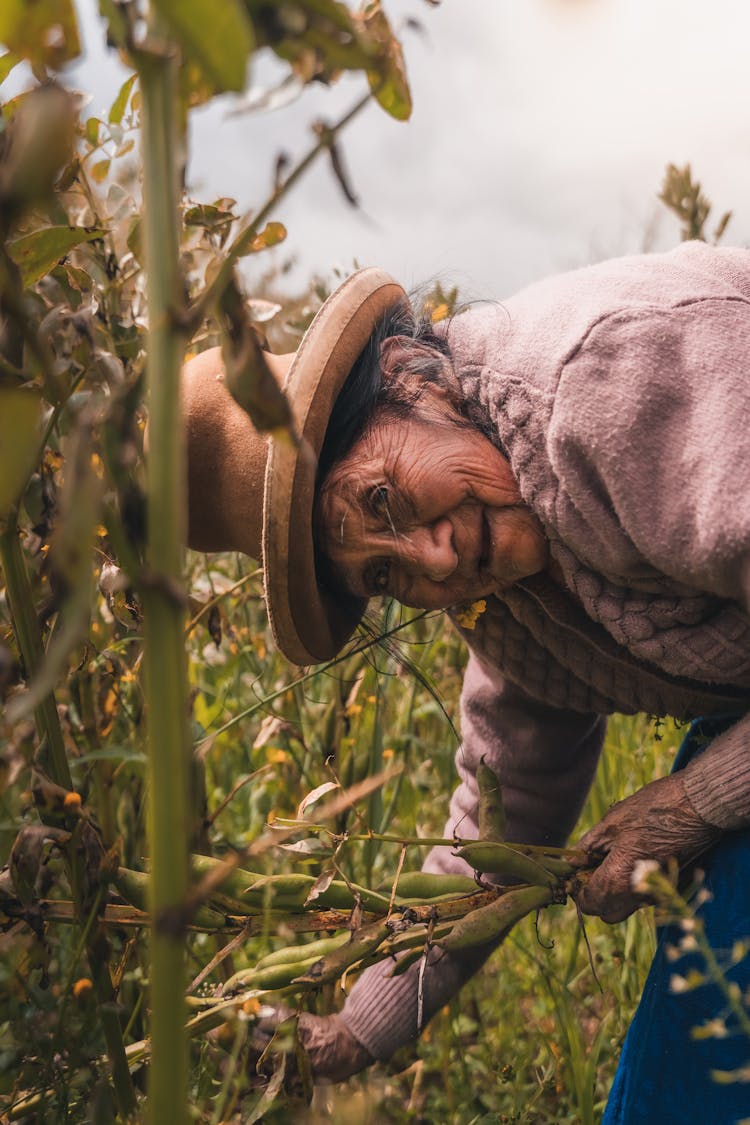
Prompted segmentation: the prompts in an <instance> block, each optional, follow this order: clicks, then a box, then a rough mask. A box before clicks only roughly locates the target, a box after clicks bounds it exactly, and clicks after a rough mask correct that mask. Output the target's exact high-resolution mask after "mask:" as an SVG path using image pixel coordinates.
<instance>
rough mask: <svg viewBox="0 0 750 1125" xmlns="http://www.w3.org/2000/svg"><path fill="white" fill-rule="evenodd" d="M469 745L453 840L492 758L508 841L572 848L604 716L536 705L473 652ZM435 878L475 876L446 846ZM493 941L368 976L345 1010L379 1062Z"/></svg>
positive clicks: (433, 860) (437, 851)
mask: <svg viewBox="0 0 750 1125" xmlns="http://www.w3.org/2000/svg"><path fill="white" fill-rule="evenodd" d="M461 713H462V718H461V730H462V743H461V745H460V747H459V749H458V752H457V754H456V763H457V767H458V775H459V779H460V784H459V786H458V788H457V789H456V791H455V792H454V794H453V797H452V800H451V805H450V815H449V818H448V823H447V825H446V828H445V835H446V836H452V835H453V834H454V833H455V834H457V835H460V836H462V837H476V836H477V835H478V826H477V807H478V790H477V784H476V768H477V766H478V765H479V761H480V759H481V758H482V756H483V755H484V757H485V761H486V762H487V764H488V765H490V766H492V768H493V769H494V770H495V772H496V773H497V775H498V777H499V778H500V780H501V783H502V786H503V800H504V803H505V807H506V814H507V823H508V838H509V839H511V840H517V841H518V842H523V843H544V844H549V845H559V844H563V843H564V842H565V840H566V838H567V836H568V834H569V832H570V831H571V829H572V828H573V825H574V824H575V822H576V820H577V818H578V814H579V813H580V810H581V807H582V805H583V802H584V799H585V797H586V794H587V792H588V789H589V786H590V784H591V779H592V777H593V774H594V770H595V769H596V763H597V761H598V757H599V753H600V750H601V746H602V742H603V739H604V729H605V719H604V718H603V717H601V716H596V715H591V714H579V713H575V712H568V711H560V710H557V709H555V708H552V707H547V706H545V705H544V704H539V703H536V702H534V701H532V700H531V699H530V698H529V697H528V696H526V695H525V694H524V693H523V692H522V691H520V689H518V688H517V687H514V686H513V685H511V684H510V683H508V682H507V681H505V680H504V679H503V677H502V676H501V675H500V673H499V672H498V671H497V670H495V669H493V668H492V667H490V666H489V665H487V664H485V663H484V662H482V661H481V660H480V659H479V657H478V656H477V655H476V654H473V653H472V655H471V657H470V659H469V663H468V666H467V670H466V676H465V679H464V686H463V692H462V697H461ZM424 869H425V870H426V871H431V872H446V873H447V872H454V873H461V874H471V871H470V869H469V868H468V865H467V864H465V863H464V862H463V860H460V859H457V858H456V857H455V856H453V855H451V852H450V849H449V848H447V847H440V848H434V849H433V850H432V851H431V852H430V853H429V855H428V856H427V859H426V861H425V863H424ZM493 948H494V944H492V945H489V946H483V947H481V948H479V949H474V950H470V951H469V952H468V953H467V954H465V955H464V956H462V957H457V956H451V955H446V954H441V953H440V951H439V950H437V949H433V950H432V951H431V953H430V956H429V957H428V960H427V965H426V967H425V968H424V971H423V972H422V982H421V987H422V1020H421V1026H418V1015H419V999H418V997H419V990H420V966H419V964H416V965H413V966H412V967H411V969H410V970H408V971H407V972H406V973H404V974H403V975H402V976H399V977H395V978H394V977H390V976H389V973H390V970H391V966H390V964H389V963H387V962H386V963H380V964H378V965H374V966H373V967H372V968H370V969H367V970H366V971H365V972H364V973H363V974H362V976H361V977H360V978H359V980H358V981H357V983H356V984H355V986H354V988H353V989H352V991H351V994H350V996H349V997H348V999H347V1002H346V1005H345V1007H344V1011H343V1017H344V1019H345V1020H346V1022H347V1024H348V1025H349V1028H350V1030H351V1031H352V1033H353V1034H354V1035H355V1037H356V1038H357V1039H358V1040H359V1041H360V1043H362V1044H363V1046H364V1047H366V1048H367V1050H368V1051H369V1052H370V1054H371V1055H372V1056H373V1057H374V1058H376V1059H387V1058H389V1057H390V1056H391V1055H392V1054H393V1053H394V1051H396V1050H398V1048H399V1047H402V1046H403V1045H404V1044H406V1043H408V1042H410V1041H411V1040H412V1039H415V1038H416V1037H417V1035H418V1034H419V1033H420V1031H421V1030H422V1027H424V1025H425V1024H426V1023H427V1022H428V1020H430V1019H431V1018H432V1016H433V1015H435V1013H436V1012H438V1011H439V1010H440V1008H442V1007H443V1006H444V1005H445V1004H447V1003H448V1001H449V1000H450V999H451V998H452V997H453V996H454V995H455V993H456V992H457V991H458V990H459V988H460V987H461V986H462V985H463V984H464V983H465V982H466V981H467V980H468V979H469V977H471V976H472V975H473V974H474V973H475V972H476V971H477V970H478V969H479V968H480V967H481V965H482V964H483V963H484V961H485V960H486V958H487V957H488V956H489V954H490V953H491V952H492V949H493Z"/></svg>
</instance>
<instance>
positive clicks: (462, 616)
mask: <svg viewBox="0 0 750 1125" xmlns="http://www.w3.org/2000/svg"><path fill="white" fill-rule="evenodd" d="M486 608H487V602H486V601H485V599H484V598H480V599H479V601H476V602H467V603H466V604H465V605H462V606H461V608H460V609H458V610H456V611H455V612H454V614H453V619H454V621H455V622H456V624H457V625H460V626H461V628H462V629H474V628H476V624H477V621H478V620H479V618H480V617H481V616H482V614H483V613H484V611H485V610H486Z"/></svg>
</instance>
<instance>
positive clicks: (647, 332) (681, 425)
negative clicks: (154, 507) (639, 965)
mask: <svg viewBox="0 0 750 1125" xmlns="http://www.w3.org/2000/svg"><path fill="white" fill-rule="evenodd" d="M748 356H750V252H746V251H743V250H734V249H716V248H711V247H707V246H705V245H704V244H702V243H688V244H684V245H683V246H681V247H679V248H678V249H677V250H675V251H672V252H671V253H668V254H660V255H646V256H640V257H631V258H622V259H618V260H614V261H611V262H606V263H603V264H601V265H598V266H594V267H591V268H588V269H584V270H579V271H576V272H574V273H570V274H566V275H562V276H560V277H556V278H553V279H551V280H549V281H546V282H543V283H541V284H538V285H535V286H533V287H531V288H529V289H527V290H525V291H524V292H522V293H521V294H519V295H518V296H517V297H515V298H514V299H512V300H510V301H509V302H507V303H506V304H504V305H497V304H487V305H482V306H479V307H476V308H474V309H472V310H470V311H468V312H465V313H462V314H461V315H459V316H456V317H454V318H453V319H452V320H450V321H448V322H447V323H445V324H439V325H436V326H431V325H429V324H422V323H419V322H418V321H416V320H415V317H414V315H413V313H412V311H411V309H410V307H409V305H408V302H407V301H406V298H405V295H404V293H403V291H402V290H401V289H400V287H398V286H397V285H396V284H395V283H394V282H393V281H392V280H391V279H390V278H388V277H387V275H384V274H383V273H382V271H379V270H364V271H361V272H360V273H358V274H355V275H354V276H353V277H352V278H350V279H349V281H348V282H345V283H344V285H343V286H342V287H341V288H340V289H339V290H338V291H337V292H336V293H335V294H334V295H333V296H332V297H331V298H330V299H329V301H328V302H326V305H324V307H323V309H322V310H321V311H320V313H319V314H318V316H317V317H316V319H315V321H314V322H313V324H312V326H311V328H310V329H309V331H308V333H307V334H306V337H305V339H304V341H303V343H302V345H301V347H300V349H299V351H298V352H297V353H296V355H295V356H294V357H269V362H270V363H271V364H272V365H273V366H274V367H275V368H276V372H277V374H278V375H279V377H283V378H284V379H285V381H286V382H285V385H286V389H287V394H288V397H289V399H290V401H291V404H292V407H293V411H294V413H295V420H296V425H297V428H298V431H299V433H300V435H301V436H302V439H303V440H302V442H301V445H300V447H299V449H297V450H295V449H293V448H292V447H291V446H290V444H288V443H287V444H284V443H282V442H275V441H272V442H271V443H269V444H268V445H266V443H264V442H263V441H262V440H261V439H259V438H258V436H257V435H256V434H255V433H254V431H253V430H252V427H250V425H249V423H248V421H247V419H246V418H245V416H244V415H242V413H241V412H240V410H239V408H237V407H236V406H235V405H234V403H233V402H232V400H230V399H229V396H228V395H227V393H226V391H225V389H224V387H223V385H222V383H221V372H220V360H219V358H218V356H217V353H205V354H204V355H202V356H200V357H198V359H197V360H194V361H193V362H192V364H191V365H189V367H188V370H187V372H186V395H187V417H188V434H189V464H190V481H189V485H190V525H191V529H190V539H191V543H192V545H194V546H196V547H199V548H202V549H227V548H235V549H241V550H245V551H247V552H248V553H249V554H252V555H254V556H256V557H259V556H260V554H261V549H260V548H261V537H262V540H263V542H262V557H263V563H264V567H265V578H266V592H267V600H268V609H269V616H270V619H271V622H272V625H273V628H274V632H275V635H276V638H277V641H278V643H279V645H280V647H281V648H282V650H283V651H284V652H285V653H286V654H287V655H288V656H290V658H291V659H293V660H295V661H296V662H298V663H303V664H307V663H314V662H316V661H319V660H325V659H327V658H329V657H331V656H332V655H333V654H334V653H335V652H336V651H337V650H338V648H340V646H341V645H342V644H343V643H344V641H345V640H346V638H347V637H348V636H349V634H350V633H351V631H352V629H353V628H354V626H355V624H356V622H357V620H358V619H359V617H360V616H361V614H362V611H363V608H364V606H365V604H366V600H367V599H368V598H370V597H372V596H377V595H389V596H392V597H394V598H396V599H398V600H399V601H401V602H403V603H404V604H406V605H410V606H418V607H425V608H430V609H436V608H442V609H446V610H447V611H448V612H449V613H454V612H455V610H456V609H457V608H460V607H461V606H463V605H465V603H466V602H470V601H474V600H476V599H480V598H481V599H485V600H486V609H485V611H484V612H483V613H482V614H481V615H480V616H479V618H478V620H477V622H476V626H475V628H473V629H472V630H471V631H470V632H466V633H465V638H466V642H467V644H468V647H469V662H468V666H467V670H466V676H465V680H464V686H463V695H462V719H461V732H462V744H461V747H460V748H459V751H458V754H457V759H456V761H457V768H458V775H459V779H460V784H459V786H458V788H457V789H456V791H455V793H454V794H453V797H452V800H451V807H450V816H449V819H448V824H447V827H446V835H450V834H451V833H452V832H453V829H454V826H455V825H457V824H458V823H459V822H460V824H461V835H463V836H467V835H471V834H472V831H471V828H470V825H472V824H473V823H474V820H473V818H474V817H475V815H476V808H477V789H476V783H475V770H476V767H477V765H478V763H479V761H480V759H481V758H482V756H484V757H485V758H486V760H487V761H488V763H489V764H491V765H492V766H493V768H494V769H495V771H496V772H497V773H498V775H499V777H500V778H501V781H502V785H503V794H504V800H505V805H506V810H507V818H508V838H509V839H513V840H518V841H523V842H528V843H545V844H549V845H555V844H562V843H563V842H564V841H565V840H566V838H567V837H568V834H569V833H570V832H571V830H572V828H573V826H574V825H575V822H576V820H577V817H578V814H579V812H580V809H581V806H582V804H583V801H584V799H585V796H586V793H587V791H588V788H589V785H590V783H591V779H592V776H593V773H594V770H595V767H596V763H597V759H598V756H599V753H600V750H601V746H602V742H603V737H604V730H605V725H606V716H607V715H609V714H611V713H613V712H615V711H619V712H624V713H629V714H630V713H634V712H639V711H642V712H647V713H649V714H652V715H673V716H676V717H678V718H682V719H687V718H691V719H695V718H697V717H699V716H702V717H703V719H704V721H703V726H702V728H701V732H700V733H701V735H702V737H700V738H698V737H696V736H695V734H693V736H692V737H691V738H689V739H688V740H687V745H686V746H685V747H684V750H683V753H682V755H681V760H680V764H681V765H683V768H681V769H679V770H678V771H676V772H673V773H672V774H671V775H670V776H669V777H667V778H662V779H658V780H655V781H653V782H652V783H650V784H649V785H647V786H646V787H645V788H643V789H642V790H640V791H639V792H637V793H635V794H633V795H632V796H631V797H629V798H627V799H626V800H625V801H622V802H620V803H619V804H618V805H615V806H614V807H613V808H612V809H611V810H610V812H609V813H608V814H607V815H606V816H605V817H604V819H603V820H602V821H601V822H600V824H599V825H597V826H596V827H595V828H594V829H593V830H592V831H591V832H590V833H588V834H587V836H585V837H584V839H583V841H582V845H583V846H584V847H585V848H587V849H589V850H590V851H591V852H596V853H598V854H599V855H602V854H603V855H604V857H605V858H604V860H603V862H602V863H601V864H600V866H599V867H598V868H597V870H596V872H595V874H594V875H593V877H592V878H591V880H590V882H589V883H588V885H587V887H586V889H585V891H584V892H583V893H582V894H581V897H580V905H581V907H582V908H583V909H584V910H585V911H587V912H589V913H593V914H598V915H601V916H602V917H603V918H604V919H605V920H607V921H617V920H621V919H623V918H625V917H627V915H628V914H629V913H631V912H632V911H633V910H634V909H635V908H636V907H637V906H638V905H639V904H640V903H641V902H642V901H643V900H642V899H640V898H639V897H638V895H637V894H636V893H635V891H634V890H633V888H632V884H631V876H632V872H633V868H634V866H635V864H636V862H637V861H638V860H639V859H642V858H649V859H655V860H657V861H658V862H659V863H661V864H666V863H667V862H668V861H670V860H672V861H675V860H676V861H677V863H679V864H680V865H681V866H683V865H685V864H688V863H690V861H692V860H693V859H695V858H696V857H697V856H698V855H703V854H704V853H707V854H706V855H704V858H703V860H702V866H704V867H705V868H706V871H707V878H708V881H709V887H710V890H711V892H712V894H713V902H712V903H708V904H707V905H706V906H705V907H704V912H705V918H704V921H705V924H706V927H707V932H708V936H709V938H710V939H711V940H712V941H713V942H714V943H715V944H717V945H719V946H722V947H725V946H730V945H731V944H732V941H733V939H734V938H735V937H746V936H748V935H750V896H748V893H747V882H746V875H745V872H746V871H747V870H748V868H750V863H748V860H747V858H746V849H747V846H748V837H747V835H746V834H745V833H743V832H742V831H738V830H741V829H743V828H745V827H747V826H748V825H750V755H749V754H748V745H747V743H748V731H750V718H748V716H747V711H748V707H749V706H750V488H749V487H748V484H750V378H749V373H748ZM263 472H265V487H264V492H263V502H262V504H261V491H260V487H259V482H260V479H261V474H262V473H263ZM459 616H460V615H459ZM698 751H700V752H698ZM474 833H476V828H474ZM743 862H744V863H745V867H744V869H743V866H742V864H743ZM425 866H426V867H427V869H429V870H431V871H437V870H441V871H446V870H449V869H452V870H457V869H460V868H461V866H462V864H461V861H459V860H457V859H455V858H453V857H451V856H450V855H448V854H447V849H436V850H435V851H434V852H433V853H432V854H431V855H430V856H429V857H428V859H427V862H426V864H425ZM463 870H464V871H465V867H464V868H463ZM743 879H744V880H745V881H744V884H743V881H742V880H743ZM489 952H490V950H489V949H483V950H481V951H480V952H479V953H477V952H476V951H472V954H471V955H469V956H467V957H465V958H463V959H462V958H458V957H452V956H448V955H442V956H439V955H438V954H437V952H436V951H434V956H433V959H432V961H431V962H430V964H429V967H428V969H427V972H426V973H425V975H424V981H423V988H424V995H423V1001H424V1003H423V1012H422V1018H423V1022H426V1020H428V1019H429V1018H430V1017H431V1016H432V1015H433V1014H434V1013H435V1012H436V1011H437V1010H438V1009H439V1008H440V1007H441V1006H442V1005H443V1004H444V1003H445V1002H446V1001H447V1000H448V999H449V998H450V996H451V995H453V994H454V993H455V992H456V991H457V989H458V988H459V987H460V986H461V984H462V983H463V982H464V981H465V980H466V979H467V978H468V977H469V976H470V975H471V974H472V973H473V972H475V971H476V969H477V968H478V967H479V965H480V964H481V963H482V961H483V960H484V958H485V957H486V956H487V954H488V953H489ZM415 970H416V966H415ZM733 971H736V972H737V973H738V974H739V975H738V976H737V980H738V982H739V983H740V985H741V986H742V987H745V986H746V985H747V983H748V979H747V978H748V977H749V976H750V974H749V973H748V971H747V969H746V968H744V969H743V966H739V967H737V969H736V970H733ZM743 972H744V975H743ZM387 974H388V967H387V966H382V965H381V966H375V967H373V968H372V969H370V970H368V971H367V972H365V973H364V974H363V975H362V976H361V978H360V980H359V981H358V983H357V984H356V985H355V987H354V988H353V990H352V992H351V994H350V996H349V998H348V1000H347V1003H346V1006H345V1008H344V1010H343V1012H342V1014H341V1015H339V1016H332V1017H328V1018H319V1017H312V1016H307V1017H304V1018H303V1020H301V1031H302V1035H303V1039H304V1041H305V1042H306V1043H307V1045H308V1047H309V1050H310V1053H311V1058H312V1061H313V1066H314V1069H315V1072H316V1074H318V1075H320V1076H329V1077H333V1078H340V1077H345V1076H346V1075H347V1074H350V1073H353V1072H355V1071H356V1070H358V1069H361V1068H362V1067H363V1066H365V1065H366V1064H367V1063H368V1062H370V1061H372V1060H373V1059H386V1058H388V1057H389V1056H390V1055H391V1054H392V1053H393V1051H394V1050H395V1049H396V1048H397V1047H399V1046H400V1045H402V1044H404V1043H405V1042H407V1041H408V1040H410V1039H412V1038H414V1037H415V1036H416V1035H417V1034H418V1033H419V1031H420V1030H421V1028H420V1027H418V1026H417V1010H418V1005H417V979H416V972H415V971H411V972H408V973H406V974H404V975H402V976H400V977H398V978H395V979H391V978H389V977H388V976H387ZM666 975H667V974H666V970H665V967H664V962H663V955H661V954H660V955H658V956H657V960H656V962H655V965H654V968H653V970H652V975H651V977H650V979H649V984H648V985H647V990H646V993H645V996H644V1000H643V1002H642V1004H641V1008H640V1009H639V1012H638V1014H637V1016H636V1021H635V1024H634V1026H633V1028H632V1029H631V1033H630V1035H629V1038H628V1041H627V1043H626V1047H625V1050H624V1052H623V1059H622V1061H621V1066H620V1070H619V1071H618V1076H617V1079H616V1081H615V1088H614V1090H613V1094H612V1096H611V1098H610V1103H609V1107H608V1110H607V1114H606V1116H605V1121H606V1122H608V1123H615V1122H618V1123H619V1122H622V1123H626V1122H627V1123H629V1125H630V1123H633V1122H644V1123H645V1122H653V1121H656V1120H658V1121H660V1122H671V1121H674V1122H677V1121H680V1122H681V1121H688V1120H696V1119H697V1118H696V1116H695V1114H696V1113H697V1114H698V1118H699V1119H701V1120H705V1121H708V1120H710V1121H711V1122H712V1123H713V1125H722V1123H724V1122H729V1121H734V1120H735V1119H736V1118H737V1117H741V1116H747V1115H748V1114H750V1108H749V1104H750V1095H748V1092H747V1090H748V1087H747V1086H746V1085H745V1086H743V1085H742V1084H735V1085H734V1086H723V1087H711V1084H710V1079H709V1077H708V1072H709V1069H710V1067H711V1066H713V1065H716V1059H718V1060H719V1063H718V1065H720V1066H721V1067H722V1069H731V1066H732V1065H737V1066H739V1065H741V1064H742V1063H743V1062H746V1056H747V1053H748V1050H747V1044H746V1043H745V1044H743V1043H742V1042H741V1040H740V1041H739V1042H738V1039H737V1037H735V1038H734V1039H732V1040H728V1041H723V1042H721V1043H717V1041H712V1040H704V1041H702V1042H696V1041H693V1040H691V1038H690V1034H689V1028H690V1026H691V1025H693V1024H695V1023H700V1022H702V1019H701V1018H700V1012H699V1011H698V1010H697V1009H695V1008H692V1009H690V1010H688V1011H686V1010H681V1009H680V1007H679V1004H680V1001H682V1002H683V1004H684V998H683V997H677V996H674V995H672V994H671V993H670V992H669V989H668V987H667V985H666ZM699 991H702V992H704V995H705V993H706V990H699ZM707 1003H708V1004H709V1008H708V1009H707V1010H706V1011H705V1012H704V1013H703V1019H708V1018H710V1017H713V1016H715V1015H717V1014H718V1012H717V1011H716V999H715V998H713V1000H712V1001H711V1002H709V1001H707ZM711 1003H713V1008H711V1007H710V1004H711ZM699 1007H700V1006H699ZM709 1009H710V1010H709ZM715 1050H719V1051H720V1052H721V1053H720V1054H719V1055H712V1054H711V1052H712V1051H715ZM738 1052H739V1053H738ZM727 1064H728V1065H727ZM677 1065H679V1066H680V1072H679V1073H680V1082H679V1083H677V1084H676V1083H675V1081H674V1078H675V1069H674V1068H675V1066H677ZM701 1106H705V1107H708V1106H710V1110H709V1109H706V1111H705V1112H702V1111H701V1109H700V1107H701Z"/></svg>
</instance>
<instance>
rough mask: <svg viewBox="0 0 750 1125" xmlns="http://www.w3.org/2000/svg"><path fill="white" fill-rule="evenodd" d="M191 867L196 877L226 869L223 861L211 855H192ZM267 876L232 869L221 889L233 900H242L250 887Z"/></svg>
mask: <svg viewBox="0 0 750 1125" xmlns="http://www.w3.org/2000/svg"><path fill="white" fill-rule="evenodd" d="M190 865H191V867H192V870H193V874H194V875H198V876H200V875H208V874H210V873H211V872H214V871H216V869H217V868H218V867H226V864H225V861H224V860H223V859H216V858H215V857H214V856H211V855H192V856H191V857H190ZM265 878H266V876H265V875H263V874H261V873H260V872H258V871H246V870H245V868H243V867H230V868H228V869H227V870H226V872H225V875H224V878H223V879H222V881H221V885H220V889H221V890H222V891H223V892H224V893H225V894H228V895H230V896H231V897H232V898H242V896H243V895H244V894H245V892H246V891H247V889H248V888H249V887H252V886H254V885H255V884H256V883H258V882H260V881H261V880H262V879H265Z"/></svg>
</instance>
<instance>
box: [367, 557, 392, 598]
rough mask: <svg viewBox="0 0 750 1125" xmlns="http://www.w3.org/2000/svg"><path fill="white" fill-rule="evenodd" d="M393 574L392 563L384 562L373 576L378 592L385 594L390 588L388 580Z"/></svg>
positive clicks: (376, 591)
mask: <svg viewBox="0 0 750 1125" xmlns="http://www.w3.org/2000/svg"><path fill="white" fill-rule="evenodd" d="M390 576H391V564H390V563H389V562H382V563H380V565H379V566H378V567H377V569H376V570H375V572H374V573H373V576H372V585H373V589H374V590H375V593H376V594H384V593H385V592H386V590H387V589H388V580H389V579H390Z"/></svg>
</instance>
